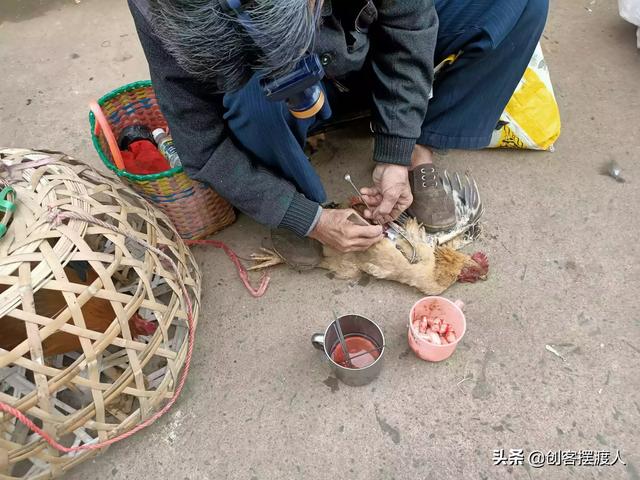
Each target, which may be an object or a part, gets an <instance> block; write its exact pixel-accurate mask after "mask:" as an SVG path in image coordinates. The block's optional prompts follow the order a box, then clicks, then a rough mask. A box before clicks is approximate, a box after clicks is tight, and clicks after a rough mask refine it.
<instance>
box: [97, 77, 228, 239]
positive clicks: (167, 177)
mask: <svg viewBox="0 0 640 480" xmlns="http://www.w3.org/2000/svg"><path fill="white" fill-rule="evenodd" d="M89 123H90V124H91V136H92V139H93V145H94V146H95V148H96V150H97V151H98V154H99V155H100V158H101V159H102V161H103V162H104V164H105V165H106V166H107V167H108V168H109V169H111V170H113V171H114V172H115V173H116V174H117V175H118V177H120V178H121V179H122V181H123V182H125V183H127V184H129V185H131V187H132V188H133V189H134V190H135V191H136V192H138V193H139V194H140V195H142V196H143V197H144V198H145V199H147V200H148V201H149V202H151V203H152V204H154V205H155V206H157V207H158V208H159V209H160V210H162V211H163V212H164V213H165V214H166V215H167V216H168V217H169V218H170V219H171V221H172V222H173V224H174V225H175V227H176V230H177V231H178V233H179V234H180V236H181V237H182V238H184V239H198V238H203V237H206V236H208V235H211V234H213V233H215V232H217V231H219V230H222V229H223V228H225V227H226V226H228V225H230V224H231V223H233V222H234V221H235V218H236V216H235V212H234V210H233V207H232V206H231V205H230V204H229V202H227V201H226V200H225V199H223V198H222V197H221V196H219V195H218V194H217V193H216V192H215V191H214V190H213V189H212V188H210V187H209V186H207V185H205V184H203V183H200V182H197V181H195V180H192V179H191V178H189V177H188V176H187V174H186V173H185V172H184V170H183V168H182V166H178V167H175V168H172V169H171V170H167V171H165V172H161V173H156V174H152V175H135V174H132V173H129V172H127V171H125V170H124V163H123V162H122V157H121V155H120V149H119V148H118V144H117V141H116V138H118V136H119V135H120V132H121V131H122V130H123V129H124V128H125V127H128V126H130V125H137V124H140V125H145V126H146V127H148V128H149V129H150V130H153V129H155V128H163V129H165V130H166V129H167V122H166V120H165V118H164V117H163V115H162V113H161V112H160V107H159V105H158V101H157V99H156V94H155V92H154V91H153V87H152V85H151V82H150V81H140V82H134V83H130V84H128V85H124V86H122V87H120V88H118V89H116V90H114V91H112V92H110V93H108V94H106V95H104V96H103V97H102V98H100V99H99V100H98V102H97V103H96V102H92V104H91V112H90V113H89Z"/></svg>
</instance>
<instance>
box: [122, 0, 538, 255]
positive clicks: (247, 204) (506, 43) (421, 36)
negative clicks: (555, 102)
mask: <svg viewBox="0 0 640 480" xmlns="http://www.w3.org/2000/svg"><path fill="white" fill-rule="evenodd" d="M316 1H321V0H253V1H248V2H245V3H246V5H245V6H244V8H245V12H246V13H247V14H248V15H249V18H250V19H251V20H252V25H251V27H250V28H247V25H245V24H244V23H243V22H242V21H241V18H240V16H239V15H236V14H234V13H233V12H229V10H228V9H225V8H224V5H221V2H220V1H219V0H129V6H130V9H131V12H132V15H133V18H134V20H135V24H136V28H137V30H138V34H139V37H140V41H141V43H142V46H143V49H144V51H145V54H146V57H147V60H148V62H149V67H150V71H151V79H152V82H153V85H154V88H155V91H156V94H157V97H158V100H159V103H160V106H161V109H162V112H163V114H164V115H165V117H166V119H167V121H168V124H169V127H170V130H171V134H172V136H173V139H174V143H175V145H176V148H177V149H178V152H179V154H180V158H181V160H182V163H183V165H184V168H185V171H186V172H187V174H189V175H190V176H191V177H192V178H194V179H197V180H200V181H202V182H205V183H207V184H209V185H211V186H212V187H213V188H214V189H215V190H216V191H217V192H218V193H219V194H220V195H222V196H223V197H225V198H226V199H227V200H229V201H230V202H231V203H232V204H233V205H234V206H235V207H237V208H238V209H239V210H241V211H242V212H244V213H246V214H248V215H249V216H251V217H253V218H254V219H256V220H257V221H259V222H261V223H263V224H265V225H268V226H270V227H272V228H278V227H279V228H286V229H288V230H292V231H294V232H295V233H297V234H298V235H299V236H309V237H311V238H315V239H317V240H319V241H320V242H322V243H323V244H325V245H328V246H331V247H333V248H336V249H338V250H341V251H354V250H363V249H366V248H368V247H369V246H371V245H372V244H374V243H375V242H377V241H379V240H380V239H381V238H382V228H381V227H380V226H377V225H375V226H374V225H371V226H363V225H361V224H360V225H359V224H357V223H355V222H353V221H352V219H351V220H350V219H349V217H350V216H351V214H352V213H353V212H352V211H350V210H331V209H323V208H322V207H321V205H322V203H323V202H325V201H326V200H327V198H326V194H325V191H324V188H323V186H322V182H321V180H320V178H319V176H318V175H317V173H316V172H315V171H314V169H313V167H312V166H311V164H310V163H309V161H308V159H307V157H306V156H305V154H304V151H303V147H304V143H305V140H306V136H307V133H308V132H309V130H310V129H311V128H313V126H314V125H316V124H317V123H318V122H321V121H322V120H324V119H326V118H327V117H328V116H329V115H330V110H329V105H331V104H332V103H334V104H335V105H342V104H343V99H347V102H348V99H349V98H352V97H357V96H358V94H362V92H365V93H366V97H367V99H368V100H369V103H370V104H371V115H372V121H371V129H372V132H373V136H374V149H373V162H374V164H375V167H374V168H373V176H372V186H371V187H369V188H364V189H363V190H362V193H363V194H364V196H365V199H366V200H367V203H368V204H369V205H370V206H371V207H372V209H373V211H368V210H367V211H366V212H365V216H366V217H368V218H370V219H374V220H376V221H377V222H382V223H385V222H387V221H389V220H391V219H393V218H396V217H397V216H398V215H399V214H400V213H401V212H402V211H404V210H406V209H408V208H409V207H410V208H411V212H412V213H413V214H414V215H415V216H416V217H417V218H418V219H419V220H420V221H421V222H423V223H424V224H425V225H426V226H427V228H428V229H430V230H432V231H438V230H444V229H447V228H450V227H451V226H453V224H454V223H455V211H454V206H453V202H452V200H451V199H450V198H449V197H448V196H447V195H445V192H444V190H443V188H442V185H441V184H440V183H439V181H438V175H437V171H436V169H435V167H434V166H433V163H432V152H433V150H434V149H449V148H469V149H475V148H482V147H485V146H487V145H488V143H489V141H490V137H491V133H492V131H493V129H494V128H495V126H496V123H497V121H498V118H499V116H500V114H501V113H502V111H503V109H504V107H505V105H506V104H507V102H508V100H509V98H510V97H511V95H512V93H513V91H514V89H515V87H516V86H517V84H518V82H519V80H520V78H521V77H522V74H523V72H524V70H525V69H526V66H527V64H528V62H529V59H530V58H531V55H532V53H533V50H534V48H535V46H536V44H537V42H538V39H539V38H540V35H541V33H542V30H543V27H544V24H545V21H546V15H547V9H548V4H547V1H548V0H368V1H367V0H324V3H323V4H322V5H321V9H320V8H316V7H320V5H315V2H316ZM316 11H318V12H320V13H319V15H318V16H321V18H320V19H318V18H316V16H315V15H314V12H316ZM307 51H313V52H315V53H317V54H318V55H319V58H320V60H321V63H322V65H323V66H324V70H325V73H326V79H325V80H324V81H323V86H324V89H325V91H326V95H327V96H328V98H329V102H328V105H327V106H325V107H323V109H322V111H320V112H318V114H317V115H315V116H314V117H312V118H309V119H299V118H296V117H294V116H293V115H292V114H291V113H290V112H289V111H288V109H287V107H286V105H285V104H284V103H283V102H271V101H269V100H268V99H267V98H266V96H265V94H264V92H263V89H262V88H261V86H260V82H259V79H260V77H261V76H264V77H267V78H268V77H269V76H277V75H278V74H280V73H282V72H286V71H287V70H288V69H290V68H292V67H293V66H295V64H296V63H297V62H298V60H299V59H300V58H302V56H303V55H304V54H305V53H306V52H307ZM456 54H460V55H459V57H458V58H457V59H456V61H455V62H454V63H453V64H451V65H450V66H448V67H447V68H445V69H444V70H443V71H441V72H440V73H439V74H438V77H437V81H436V82H435V84H434V64H437V63H439V62H440V61H442V60H443V59H445V58H446V57H448V56H450V55H456ZM256 72H257V73H256ZM360 96H362V95H360ZM430 97H432V98H430ZM336 98H338V99H339V100H338V101H336V100H335V99H336ZM332 100H333V102H332Z"/></svg>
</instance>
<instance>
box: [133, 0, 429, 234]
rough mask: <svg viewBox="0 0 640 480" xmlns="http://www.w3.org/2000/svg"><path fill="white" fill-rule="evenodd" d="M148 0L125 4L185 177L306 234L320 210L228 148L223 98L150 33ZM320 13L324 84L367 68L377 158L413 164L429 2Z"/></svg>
mask: <svg viewBox="0 0 640 480" xmlns="http://www.w3.org/2000/svg"><path fill="white" fill-rule="evenodd" d="M148 1H149V0H129V6H130V9H131V12H132V15H133V18H134V21H135V24H136V28H137V30H138V35H139V37H140V41H141V43H142V47H143V49H144V52H145V55H146V57H147V61H148V62H149V69H150V71H151V80H152V82H153V85H154V88H155V91H156V94H157V96H158V100H159V103H160V107H161V109H162V112H163V114H164V116H165V117H166V119H167V122H168V124H169V127H170V130H171V134H172V137H173V139H174V142H175V145H176V148H177V149H178V152H179V153H180V158H181V160H182V163H183V165H184V168H185V171H186V172H187V174H188V175H189V176H191V177H192V178H195V179H197V180H200V181H202V182H205V183H208V184H209V185H211V186H212V187H213V188H214V189H215V190H216V191H217V192H218V193H219V194H220V195H222V196H223V197H225V198H226V199H227V200H229V201H230V202H231V203H232V204H233V205H234V206H236V207H237V208H238V209H239V210H241V211H242V212H244V213H246V214H248V215H249V216H251V217H253V218H254V219H255V220H257V221H258V222H260V223H263V224H265V225H268V226H271V227H278V226H280V227H285V228H289V229H291V230H294V231H296V232H297V233H299V234H301V235H304V234H305V233H306V232H307V231H308V229H309V227H310V226H311V224H312V222H313V220H314V218H315V216H316V213H317V211H318V204H317V203H315V202H312V201H310V200H308V199H307V198H305V197H304V195H302V194H301V193H298V192H297V191H296V189H295V187H294V186H293V185H291V184H290V183H289V182H288V181H286V180H284V179H281V178H278V177H276V176H275V175H273V174H271V173H270V172H268V171H267V170H265V169H262V168H256V167H255V166H254V165H253V164H252V162H251V160H250V159H249V157H248V156H247V154H246V153H245V152H244V151H243V150H241V149H239V148H238V147H237V146H236V145H234V143H233V142H232V141H231V139H230V138H229V137H228V136H227V135H226V133H225V127H224V123H223V120H222V115H223V106H222V95H220V94H213V93H210V92H211V88H208V87H207V85H203V84H202V83H200V82H199V81H198V80H197V79H194V78H193V77H191V76H190V75H189V74H187V73H186V72H185V71H184V70H183V69H182V68H180V66H179V65H178V64H177V62H176V61H175V59H174V58H172V57H171V55H169V53H168V52H167V50H166V49H165V48H164V46H163V44H162V42H161V41H160V39H159V38H158V37H157V36H156V35H155V34H154V28H153V24H152V20H151V15H149V13H148V12H149V7H148ZM365 7H366V8H365ZM323 17H324V18H323V23H322V27H321V30H320V33H319V35H318V38H317V41H316V47H315V50H316V53H318V54H319V55H320V58H321V61H322V63H323V65H324V68H325V71H326V73H327V76H328V77H329V78H340V77H341V76H344V75H346V74H348V73H351V72H355V71H359V70H361V69H362V68H363V67H364V65H365V62H370V63H371V70H370V71H371V72H372V78H371V87H372V96H373V103H372V105H373V110H372V129H373V131H374V152H373V159H374V160H375V161H377V162H385V163H395V164H402V165H409V164H410V161H411V153H412V151H413V147H414V146H415V143H416V139H417V138H418V136H419V135H420V129H421V126H422V123H423V120H424V117H425V114H426V111H427V103H428V99H429V92H430V90H431V85H432V81H433V51H434V48H435V42H436V37H437V29H438V18H437V14H436V10H435V7H434V4H433V0H371V1H370V2H367V1H366V0H339V2H335V3H334V7H333V8H332V5H331V1H330V0H325V4H324V7H323ZM356 25H357V27H356ZM230 171H233V172H234V173H235V175H234V178H233V180H231V179H230V176H229V175H228V172H230ZM238 179H240V181H239V180H238Z"/></svg>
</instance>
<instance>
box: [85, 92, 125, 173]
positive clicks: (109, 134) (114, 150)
mask: <svg viewBox="0 0 640 480" xmlns="http://www.w3.org/2000/svg"><path fill="white" fill-rule="evenodd" d="M89 108H90V109H91V111H92V112H93V116H94V117H95V119H96V124H95V128H94V131H93V133H94V135H95V136H98V134H99V133H100V130H102V133H104V136H105V138H106V139H107V143H108V144H109V150H110V151H111V156H112V157H113V161H114V163H115V164H116V167H118V168H119V169H120V170H124V169H125V168H124V161H123V160H122V154H121V153H120V148H119V147H118V142H117V141H116V137H115V135H114V134H113V131H111V127H110V126H109V122H108V121H107V117H105V116H104V113H103V111H102V108H100V105H98V102H96V101H95V100H91V101H90V102H89Z"/></svg>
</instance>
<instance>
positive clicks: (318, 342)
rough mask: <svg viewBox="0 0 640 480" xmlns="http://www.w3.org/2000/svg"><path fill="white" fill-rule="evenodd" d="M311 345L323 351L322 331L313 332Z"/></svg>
mask: <svg viewBox="0 0 640 480" xmlns="http://www.w3.org/2000/svg"><path fill="white" fill-rule="evenodd" d="M311 345H313V346H314V347H315V348H317V349H318V350H321V351H323V352H324V333H314V334H313V335H312V336H311Z"/></svg>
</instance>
